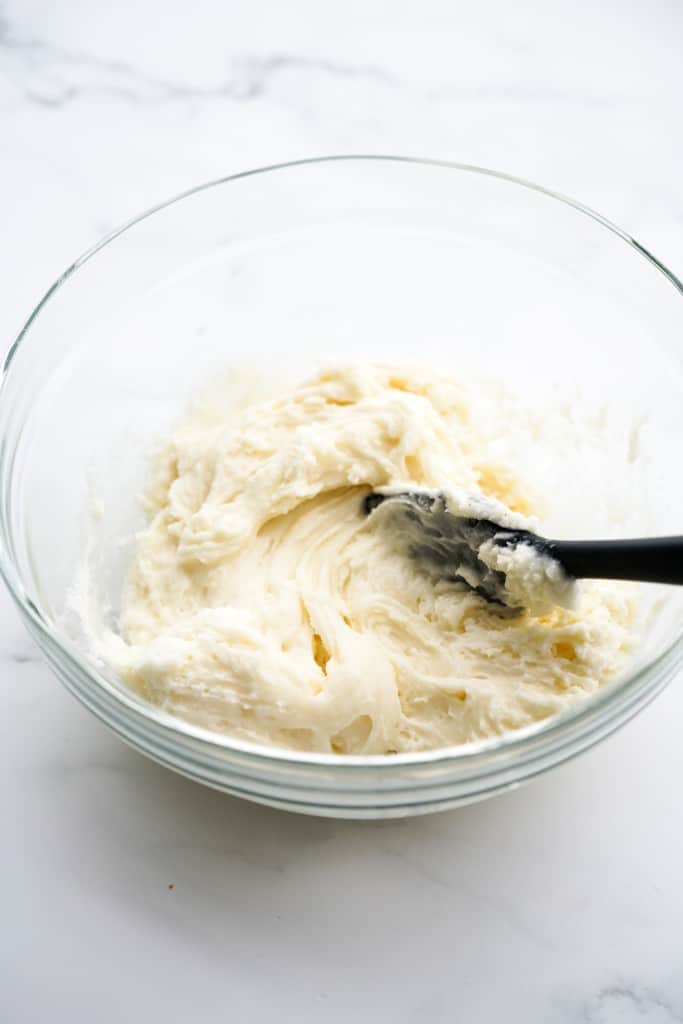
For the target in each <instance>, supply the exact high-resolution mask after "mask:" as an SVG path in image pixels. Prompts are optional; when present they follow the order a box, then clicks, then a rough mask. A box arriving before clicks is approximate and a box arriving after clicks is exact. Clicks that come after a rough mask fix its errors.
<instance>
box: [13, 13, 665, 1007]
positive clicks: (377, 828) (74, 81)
mask: <svg viewBox="0 0 683 1024" xmlns="http://www.w3.org/2000/svg"><path fill="white" fill-rule="evenodd" d="M682 43H683V7H681V5H680V3H677V2H675V0H674V2H670V3H667V2H665V0H655V2H651V3H645V2H635V0H625V2H624V0H622V2H621V3H617V2H612V0H607V2H604V3H601V4H598V5H592V4H591V5H589V4H582V3H579V4H576V3H569V2H568V0H563V2H559V3H557V2H555V3H543V2H537V3H531V4H529V3H522V4H520V3H515V4H507V3H505V2H504V0H485V2H483V3H480V4H478V5H474V4H466V3H462V2H459V0H438V2H437V0H422V2H421V3H420V4H419V5H418V4H417V3H406V2H396V0H394V2H390V0H382V2H373V0H365V2H362V0H358V2H356V0H347V2H346V3H343V4H342V3H319V2H318V3H316V2H315V0H290V2H289V3H287V4H278V3H276V2H275V0H252V2H250V3H249V4H246V3H236V2H234V0H196V2H195V3H193V4H191V5H187V4H185V3H180V2H178V0H172V2H165V3H163V2H161V0H157V2H152V3H150V2H144V0H136V2H135V3H133V2H131V0H121V2H119V3H115V4H113V3H111V4H109V3H104V2H102V0H97V2H83V0H60V2H59V3H48V2H47V0H5V2H4V3H2V4H0V140H1V141H0V147H1V148H0V183H1V185H2V189H1V191H0V224H1V225H2V244H1V245H0V270H1V272H2V281H3V288H2V301H1V302H0V331H1V335H0V337H1V338H2V339H3V340H2V345H3V346H7V345H8V344H9V341H10V340H11V337H12V335H13V333H14V332H15V331H16V330H17V329H18V327H19V326H20V324H21V323H22V321H23V319H24V318H25V316H26V314H27V312H28V311H29V309H30V307H31V305H32V303H33V302H34V300H35V299H36V298H37V297H38V296H39V294H40V293H41V292H42V290H43V289H44V288H45V287H46V286H47V285H48V284H49V283H50V281H51V280H52V279H53V278H54V277H55V275H56V274H57V273H58V272H59V271H60V270H61V269H62V268H63V266H64V265H65V264H66V263H67V262H68V261H69V260H70V259H71V258H72V257H73V256H74V255H75V254H77V253H78V252H79V251H80V250H82V249H84V248H85V247H87V246H88V245H89V244H90V243H92V242H93V241H95V240H96V239H97V238H98V236H100V235H101V234H102V233H103V232H105V231H107V230H109V229H110V228H111V227H112V226H114V225H116V224H117V223H118V222H119V221H121V220H123V219H125V218H127V217H128V216H129V215H132V214H133V213H136V212H137V211H139V210H140V209H141V208H144V207H145V206H146V205H149V204H151V203H153V202H154V201H155V200H157V199H159V198H161V197H165V196H168V195H170V194H172V193H174V192H176V191H178V190H181V189H183V188H185V187H187V186H189V185H192V184H194V183H196V182H199V181H202V180H205V179H209V178H212V177H216V176H219V175H223V174H225V173H227V172H230V171H233V170H241V169H244V168H248V167H250V166H256V165H259V164H261V163H269V162H274V161H278V160H283V159H287V158H292V157H299V156H303V155H312V154H320V153H326V152H333V151H334V152H340V151H366V152H367V151H383V152H392V151H393V152H404V153H413V154H427V155H432V156H437V157H444V158H451V159H456V160H461V161H466V162H473V163H480V164H484V165H489V166H493V167H498V168H502V169H506V170H508V171H512V172H514V173H517V174H520V175H524V176H528V177H530V178H531V179H533V180H537V181H540V182H542V183H544V184H548V185H550V186H553V187H555V188H557V189H559V190H562V191H566V192H569V193H570V194H573V195H576V196H577V197H578V198H580V199H582V200H583V201H585V202H587V203H588V204H590V205H592V206H595V207H596V208H598V209H599V210H601V211H602V212H604V213H605V214H606V215H608V216H609V217H611V218H612V219H614V220H616V221H617V222H618V223H620V224H621V225H623V226H624V227H625V228H627V229H628V230H630V231H631V232H632V233H633V234H635V236H636V237H637V238H639V239H641V240H642V241H643V242H644V243H645V244H647V245H648V246H649V247H651V248H652V249H653V251H654V252H655V253H657V255H659V256H660V257H661V258H662V259H664V260H665V261H667V262H669V264H670V265H671V266H672V268H673V269H674V270H677V271H678V272H679V273H681V272H682V271H683V186H682V184H681V181H682V178H681V170H682V169H683V133H681V118H682V115H683V62H682V61H681V59H680V55H681V45H682ZM0 667H1V669H2V680H3V687H2V712H1V714H0V730H1V733H2V741H1V742H2V753H3V783H4V784H3V786H2V789H1V790H0V821H2V824H3V828H2V841H1V842H0V892H1V894H2V897H1V898H2V915H1V917H2V924H1V925H0V1019H1V1020H3V1021H7V1022H34V1021H35V1022H44V1021H50V1022H62V1021H64V1022H69V1024H79V1022H88V1024H90V1022H94V1021H97V1022H107V1024H108V1022H115V1021H116V1022H118V1021H120V1020H133V1021H136V1020H146V1019H149V1020H153V1021H156V1020H164V1021H168V1022H175V1021H179V1022H180V1021H189V1020H192V1021H205V1020H206V1021H208V1020H231V1021H241V1020H250V1021H267V1020H271V1019H284V1020H297V1021H301V1022H304V1021H342V1020H344V1021H348V1020H367V1021H379V1020H391V1021H392V1022H393V1024H398V1022H404V1021H405V1022H408V1021H429V1022H432V1021H434V1022H438V1021H448V1022H452V1021H467V1022H469V1021H484V1022H489V1021H491V1022H494V1021H495V1022H497V1021H512V1022H517V1021H520V1022H531V1021H534V1022H535V1021H542V1022H552V1021H560V1022H565V1021H566V1022H580V1021H581V1022H588V1024H606V1022H609V1024H612V1022H622V1021H623V1022H627V1024H628V1022H638V1024H645V1022H647V1024H665V1022H670V1021H683V924H682V922H683V869H682V865H683V815H682V812H681V782H682V780H683V744H681V742H680V738H679V734H680V722H681V716H682V715H683V679H680V680H679V681H678V682H677V683H676V684H674V685H672V686H671V687H670V688H669V690H668V691H667V692H666V693H665V694H664V695H663V696H662V697H660V698H659V699H658V700H657V702H656V703H655V704H654V705H652V706H651V707H650V708H649V709H648V710H646V711H645V712H644V713H643V714H642V715H641V716H640V717H639V719H638V720H637V721H635V722H633V723H632V724H631V725H629V726H628V727H627V728H626V729H624V730H623V731H622V732H621V733H620V734H619V735H617V736H616V737H614V738H612V739H611V740H610V741H608V742H607V743H605V744H604V745H603V746H602V747H600V748H599V749H597V750H594V751H592V752H591V753H589V754H588V755H586V756H584V757H583V758H581V759H580V760H578V761H576V762H574V763H572V764H568V765H565V766H564V767H563V768H561V769H559V770H558V771H556V772H555V773H554V774H552V775H551V776H547V777H544V778H542V779H541V780H539V781H538V782H536V783H535V784H533V785H532V786H530V787H528V788H526V789H523V790H520V791H517V792H515V793H514V794H511V795H509V796H506V797H504V798H501V799H499V800H497V801H493V802H490V803H488V804H483V805H479V806H475V807H472V808H469V809H465V810H461V811H458V812H454V813H447V814H443V815H440V816H436V817H432V818H428V819H417V820H412V821H404V822H398V823H388V824H353V823H345V822H334V821H323V820H314V819H306V818H298V817H294V816H289V815H286V814H282V813H277V812H274V811H269V810H266V809H262V808H259V807H257V806H252V805H248V804H244V803H240V802H238V801H236V800H233V799H229V798H227V797H223V796H220V795H218V794H216V793H214V792H211V791H209V790H204V789H202V788H200V787H198V786H195V785H193V784H191V783H189V782H186V781H184V780H183V779H181V778H177V777H174V776H173V775H171V774H170V773H168V772H166V771H165V770H163V769H161V768H159V767H157V766H155V765H154V764H152V763H149V762H147V761H146V760H144V759H143V758H142V757H141V756H139V755H137V754H135V753H133V752H132V751H130V750H128V749H127V748H126V747H124V746H123V745H122V744H121V743H120V742H119V741H118V740H116V739H115V738H114V737H113V736H111V735H110V734H109V733H108V732H107V731H105V730H104V728H103V727H102V726H100V725H99V724H98V723H97V722H96V721H95V720H94V719H92V718H91V717H89V716H88V714H87V713H86V712H85V711H84V710H82V709H81V708H80V707H79V706H78V705H77V704H76V702H75V701H74V700H73V699H72V698H71V697H70V696H68V695H67V694H66V693H65V692H64V691H63V690H62V689H61V687H60V686H59V685H58V684H57V682H56V681H55V680H54V679H53V678H52V677H51V676H50V673H49V672H48V670H47V669H46V668H45V666H44V665H43V664H42V663H41V661H40V660H39V658H38V656H37V654H36V651H35V649H34V648H33V646H32V644H31V643H30V642H29V640H28V639H27V637H26V636H25V635H24V634H23V632H22V629H21V627H20V625H19V623H18V621H17V618H16V616H15V614H14V611H13V609H12V608H11V606H10V603H9V599H8V598H7V597H6V596H5V595H4V594H3V595H1V596H0ZM171 886H172V888H171Z"/></svg>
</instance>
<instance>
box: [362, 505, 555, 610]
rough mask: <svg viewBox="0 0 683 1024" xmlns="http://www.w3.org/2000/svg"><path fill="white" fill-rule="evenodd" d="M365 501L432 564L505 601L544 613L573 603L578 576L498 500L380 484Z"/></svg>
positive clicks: (402, 542)
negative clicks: (573, 576) (570, 598)
mask: <svg viewBox="0 0 683 1024" xmlns="http://www.w3.org/2000/svg"><path fill="white" fill-rule="evenodd" d="M363 508H364V511H365V513H366V514H367V515H371V516H377V517H378V522H379V523H381V526H382V528H383V529H384V530H386V531H387V532H388V534H389V535H390V536H391V537H392V538H394V540H395V541H396V543H397V545H398V546H399V547H400V549H401V550H403V551H405V552H406V554H407V555H409V556H410V557H411V558H414V559H415V560H416V562H417V563H418V564H419V566H420V567H421V568H423V569H424V570H425V571H427V572H429V573H430V574H431V575H433V576H435V577H436V578H439V579H447V580H452V581H453V582H454V583H458V584H460V585H461V586H466V587H468V588H470V589H471V590H474V591H475V592H476V593H477V594H480V595H481V596H482V597H485V598H486V599H487V600H488V601H490V602H492V603H494V604H495V605H497V606H498V607H499V608H501V609H502V608H508V609H514V610H518V611H521V610H522V609H524V608H527V609H529V610H531V609H533V610H534V611H535V613H537V614H541V613H543V612H545V611H548V610H549V609H550V608H552V607H553V606H554V605H555V604H567V603H568V602H567V600H566V596H567V594H568V591H569V585H570V584H571V582H572V581H571V580H570V579H569V578H568V577H567V574H566V573H565V572H564V569H563V568H562V566H561V565H560V564H559V563H557V562H556V560H555V559H554V558H553V556H552V551H551V549H550V548H549V546H548V543H547V542H546V541H545V540H544V539H543V538H541V537H538V536H537V535H536V534H534V533H532V532H530V531H529V530H526V529H523V528H519V527H517V525H516V523H515V520H516V519H517V520H518V519H519V518H520V517H516V516H514V515H513V514H511V513H508V512H507V510H505V509H504V507H503V506H499V505H498V503H497V502H494V501H489V500H488V499H486V498H481V497H475V496H471V495H464V496H462V495H460V496H459V497H453V496H451V495H448V494H446V493H445V492H442V491H427V490H419V491H418V490H416V491H397V492H386V491H383V492H377V491H373V492H372V493H371V494H368V495H366V497H365V499H364V504H363ZM491 514H493V515H496V514H498V517H499V519H501V518H505V519H507V520H508V522H507V524H506V523H505V522H500V521H496V520H495V519H492V518H489V515H491ZM520 583H522V584H523V585H522V586H520ZM527 583H528V584H529V586H527V585H526V584H527ZM549 584H552V585H553V587H554V590H553V587H549Z"/></svg>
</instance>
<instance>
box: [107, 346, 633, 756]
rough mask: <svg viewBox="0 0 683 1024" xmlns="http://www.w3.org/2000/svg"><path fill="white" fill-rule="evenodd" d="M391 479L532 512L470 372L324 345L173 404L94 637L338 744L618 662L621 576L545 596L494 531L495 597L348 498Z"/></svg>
mask: <svg viewBox="0 0 683 1024" xmlns="http://www.w3.org/2000/svg"><path fill="white" fill-rule="evenodd" d="M411 487H412V488H435V489H438V488H441V489H446V490H448V489H449V488H450V489H451V492H453V493H455V492H458V493H466V494H469V495H471V496H472V500H474V501H475V502H476V501H477V500H480V501H482V500H484V499H486V500H488V501H494V502H496V503H498V505H499V506H500V508H501V509H502V510H503V511H505V512H507V514H508V515H509V516H510V517H511V519H510V522H514V523H516V524H517V525H521V524H524V526H525V528H531V529H534V528H535V527H536V524H537V522H538V520H537V519H536V518H534V515H533V513H534V511H535V507H534V505H535V497H534V493H533V490H532V489H531V488H529V487H528V486H527V485H526V483H525V481H524V480H522V479H519V478H518V477H517V476H516V475H515V474H514V473H512V472H511V470H510V468H509V467H508V466H506V465H504V464H503V465H501V464H499V463H498V462H497V461H496V460H495V459H494V458H492V457H491V456H490V454H489V446H488V445H487V443H486V440H485V435H484V433H483V432H482V431H481V430H480V429H479V425H478V422H477V397H476V394H475V393H472V394H469V393H468V390H467V388H466V386H465V385H463V384H461V383H459V382H458V381H453V380H449V379H446V378H444V377H443V376H441V375H439V374H436V373H432V372H430V371H428V370H423V369H419V368H405V367H392V366H384V365H374V364H369V365H345V364H339V365H334V366H331V367H328V368H325V369H323V370H321V371H320V372H319V373H318V374H316V375H315V376H313V377H312V378H311V379H309V380H308V381H306V382H305V383H303V384H301V385H300V386H299V387H296V388H294V389H293V390H291V391H290V392H289V393H287V394H284V395H282V396H281V397H278V398H276V399H273V400H269V401H263V402H254V403H252V404H249V405H247V406H246V407H245V408H242V409H239V410H236V411H235V410H230V409H226V411H225V416H223V417H218V418H216V417H215V416H213V417H210V418H207V417H205V416H202V415H201V414H200V413H196V414H195V415H194V416H190V418H189V419H188V420H187V422H185V423H184V424H183V425H181V427H180V428H179V429H178V430H177V431H176V432H175V434H174V436H173V437H172V438H171V440H170V441H169V443H168V444H167V446H166V447H165V449H164V451H163V454H162V455H161V457H160V458H158V459H157V461H156V463H155V466H154V469H153V472H152V479H151V482H150V486H149V490H148V493H147V496H146V510H147V515H148V523H147V526H146V528H145V529H144V530H143V531H142V533H141V534H140V536H139V538H138V540H137V549H136V553H135V556H134V561H133V565H132V567H131V570H130V574H129V578H128V581H127V584H126V587H125V592H124V595H123V600H122V609H121V616H120V633H119V635H116V634H114V633H113V632H111V631H103V632H101V633H100V634H99V635H98V636H97V637H96V638H95V639H94V641H93V644H94V647H95V650H96V652H97V654H98V655H99V656H100V657H101V658H102V659H104V660H105V661H106V662H108V663H109V664H110V665H111V666H112V668H113V669H114V670H115V671H116V672H117V673H118V674H119V675H120V676H121V677H122V678H123V679H124V680H125V681H126V682H127V683H128V684H129V685H130V686H131V687H133V688H134V689H135V690H137V691H138V692H139V693H140V694H142V695H143V696H144V697H145V698H147V699H148V700H150V701H151V702H153V703H154V704H156V705H159V706H160V707H162V708H164V709H165V710H167V711H169V712H170V713H172V714H173V715H176V716H178V717H180V718H183V719H185V720H187V721H189V722H192V723H195V724H198V725H200V726H203V727H206V728H208V729H211V730H213V731H216V732H219V733H222V734H224V735H228V736H234V737H239V738H241V739H246V740H250V741H254V742H257V743H265V744H271V745H278V746H283V747H287V748H291V749H297V750H315V751H323V752H333V753H340V754H349V753H354V754H359V753H363V754H389V753H393V752H403V751H419V750H425V749H431V748H438V747H444V746H451V745H454V744H463V743H467V742H469V741H472V740H478V739H483V738H486V737H492V736H496V735H499V734H502V733H504V732H506V731H508V730H513V729H518V728H521V727H524V726H527V725H530V724H532V723H535V722H539V721H542V720H544V719H546V718H548V717H549V716H551V715H553V714H556V713H557V712H559V711H561V710H563V709H564V708H566V707H568V706H570V705H571V704H573V703H574V702H575V701H576V700H577V699H579V698H582V697H584V696H585V695H586V694H588V693H590V692H592V691H593V690H595V689H596V688H598V687H599V686H600V685H601V684H603V683H604V682H605V681H606V680H608V679H609V678H611V677H612V676H613V675H614V674H615V673H617V672H618V671H619V669H620V668H621V666H622V665H623V663H624V660H625V659H626V657H627V655H628V652H629V646H630V638H631V628H630V627H631V621H632V616H633V606H632V599H631V596H630V591H629V590H628V588H627V587H625V586H624V585H622V584H614V583H606V582H590V583H589V582H582V583H580V584H576V588H577V589H576V593H575V594H572V600H566V601H565V602H564V603H566V604H569V605H570V607H560V606H559V603H558V602H557V601H556V598H557V597H558V594H559V595H560V598H561V596H562V586H560V587H559V591H558V586H559V584H560V583H562V581H558V580H557V579H553V578H552V574H551V575H550V576H549V575H548V567H547V566H540V567H539V563H538V562H535V563H533V564H532V563H531V562H530V561H529V560H528V559H527V558H526V552H524V551H522V550H520V547H518V548H516V549H514V551H507V552H506V551H505V549H500V548H499V549H497V550H496V551H491V552H489V553H488V557H490V559H491V564H492V565H493V567H495V568H497V569H499V570H503V571H505V572H506V573H507V574H508V576H509V579H510V580H511V581H512V584H511V585H513V586H516V587H517V588H518V592H519V594H520V598H521V600H522V603H524V604H525V606H526V607H527V608H528V611H527V613H525V614H522V615H516V616H510V615H505V614H501V611H500V609H496V608H495V607H494V606H492V605H491V604H489V603H488V602H487V601H486V600H485V599H483V598H482V597H480V596H479V595H478V594H476V593H474V592H472V591H471V590H468V589H466V588H459V587H454V586H453V585H452V584H449V583H448V582H447V581H444V580H440V581H438V580H437V581H435V580H434V579H432V578H430V577H429V576H428V575H427V574H425V573H423V572H421V571H420V568H419V566H417V565H416V564H415V563H414V561H412V560H410V559H407V558H405V557H403V556H402V554H401V552H400V551H398V550H396V547H395V545H392V544H391V543H390V542H389V540H388V538H387V537H386V536H385V533H384V531H383V530H382V529H381V524H380V523H379V522H373V518H374V517H373V516H370V517H368V516H365V515H364V514H363V513H362V503H363V499H364V497H365V495H367V494H368V492H369V490H370V489H377V488H390V489H391V488H405V489H410V488H411ZM503 562H505V564H503ZM544 588H545V589H544ZM549 593H551V594H553V595H554V597H553V598H552V600H550V602H549V598H548V595H549ZM560 603H561V602H560ZM549 604H550V605H553V606H552V607H550V606H549Z"/></svg>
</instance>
